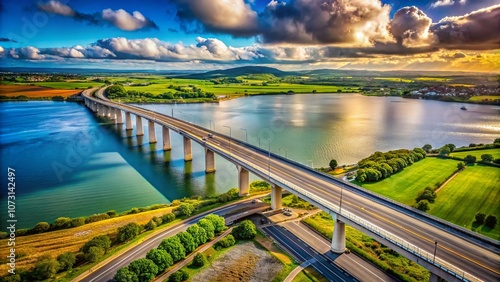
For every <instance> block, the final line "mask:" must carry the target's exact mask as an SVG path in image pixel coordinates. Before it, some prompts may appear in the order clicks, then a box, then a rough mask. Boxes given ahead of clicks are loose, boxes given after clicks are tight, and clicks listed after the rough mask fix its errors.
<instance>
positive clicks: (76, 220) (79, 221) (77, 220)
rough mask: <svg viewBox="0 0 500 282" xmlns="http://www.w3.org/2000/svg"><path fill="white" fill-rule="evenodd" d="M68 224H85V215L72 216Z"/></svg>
mask: <svg viewBox="0 0 500 282" xmlns="http://www.w3.org/2000/svg"><path fill="white" fill-rule="evenodd" d="M69 224H70V226H71V227H78V226H82V225H84V224H85V217H76V218H72V219H71V221H70V223H69Z"/></svg>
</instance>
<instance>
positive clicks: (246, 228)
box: [232, 220, 257, 239]
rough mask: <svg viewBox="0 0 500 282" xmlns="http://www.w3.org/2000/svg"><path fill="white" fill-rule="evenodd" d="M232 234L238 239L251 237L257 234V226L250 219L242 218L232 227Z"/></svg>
mask: <svg viewBox="0 0 500 282" xmlns="http://www.w3.org/2000/svg"><path fill="white" fill-rule="evenodd" d="M232 234H233V236H234V237H235V238H238V239H252V238H254V237H255V235H257V228H256V227H255V224H253V222H251V221H250V220H243V221H242V222H241V223H240V224H239V225H238V226H237V227H236V228H234V229H233V231H232Z"/></svg>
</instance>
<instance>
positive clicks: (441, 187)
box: [434, 169, 464, 194]
mask: <svg viewBox="0 0 500 282" xmlns="http://www.w3.org/2000/svg"><path fill="white" fill-rule="evenodd" d="M462 170H464V169H461V170H458V171H456V172H454V173H453V174H452V175H451V176H450V177H449V178H448V179H447V180H446V181H445V182H444V183H443V184H441V186H439V188H437V189H436V191H434V192H435V193H436V194H437V193H438V192H439V191H440V190H441V189H443V187H444V186H445V185H446V184H448V182H450V181H451V180H452V179H453V178H455V176H457V174H458V173H459V172H461V171H462Z"/></svg>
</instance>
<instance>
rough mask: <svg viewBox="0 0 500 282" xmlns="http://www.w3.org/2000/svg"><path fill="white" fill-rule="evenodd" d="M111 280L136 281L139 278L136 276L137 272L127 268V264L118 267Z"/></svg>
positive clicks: (121, 281) (117, 281)
mask: <svg viewBox="0 0 500 282" xmlns="http://www.w3.org/2000/svg"><path fill="white" fill-rule="evenodd" d="M113 280H114V281H115V282H138V281H139V278H138V277H137V274H135V273H134V272H132V271H130V269H128V266H124V267H122V268H120V269H118V271H117V272H116V274H115V276H114V277H113Z"/></svg>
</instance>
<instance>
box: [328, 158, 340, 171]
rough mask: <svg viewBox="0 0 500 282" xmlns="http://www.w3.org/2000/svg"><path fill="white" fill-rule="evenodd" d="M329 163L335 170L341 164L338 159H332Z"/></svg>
mask: <svg viewBox="0 0 500 282" xmlns="http://www.w3.org/2000/svg"><path fill="white" fill-rule="evenodd" d="M328 165H329V166H330V168H331V169H332V170H334V169H335V168H336V167H337V166H338V165H339V164H338V163H337V160H335V159H332V160H331V161H330V163H329V164H328Z"/></svg>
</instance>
